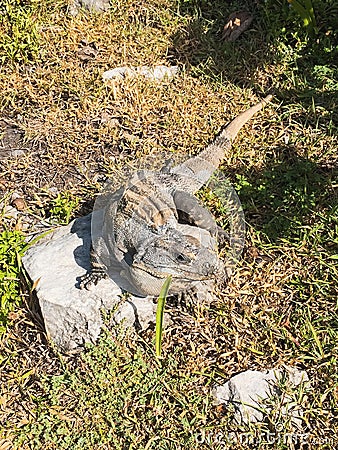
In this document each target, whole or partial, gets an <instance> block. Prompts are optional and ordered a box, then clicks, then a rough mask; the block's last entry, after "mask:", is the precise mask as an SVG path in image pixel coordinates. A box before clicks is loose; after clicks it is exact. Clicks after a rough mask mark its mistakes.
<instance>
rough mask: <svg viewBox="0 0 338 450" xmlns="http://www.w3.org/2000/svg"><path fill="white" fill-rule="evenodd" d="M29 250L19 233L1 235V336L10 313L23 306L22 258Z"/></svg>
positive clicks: (9, 232) (8, 232)
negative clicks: (21, 287)
mask: <svg viewBox="0 0 338 450" xmlns="http://www.w3.org/2000/svg"><path fill="white" fill-rule="evenodd" d="M26 249H27V244H26V243H25V236H24V235H23V234H22V233H20V232H19V231H11V230H7V231H3V232H2V233H0V292H1V301H0V336H1V335H2V334H3V333H5V332H6V325H7V324H8V323H10V313H12V312H13V311H14V310H15V309H16V308H17V307H18V306H20V305H21V297H20V278H19V277H20V273H21V267H22V264H21V256H22V255H23V254H24V252H25V250H26Z"/></svg>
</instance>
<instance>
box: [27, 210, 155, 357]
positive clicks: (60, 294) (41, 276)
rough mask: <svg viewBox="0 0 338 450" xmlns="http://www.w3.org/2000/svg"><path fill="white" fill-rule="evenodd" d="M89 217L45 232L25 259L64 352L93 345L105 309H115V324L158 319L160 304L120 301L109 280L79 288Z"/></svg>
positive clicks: (86, 255) (50, 327) (86, 251)
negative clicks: (91, 343)
mask: <svg viewBox="0 0 338 450" xmlns="http://www.w3.org/2000/svg"><path fill="white" fill-rule="evenodd" d="M90 243H91V215H88V216H86V217H82V218H79V219H76V220H75V221H73V222H72V223H70V224H69V225H68V226H65V227H61V228H58V229H56V230H55V231H53V232H51V233H49V234H47V235H46V236H45V237H44V238H42V239H41V240H40V241H38V242H37V243H36V244H35V245H33V246H32V247H31V248H30V249H29V250H28V251H27V253H26V254H25V256H24V257H23V264H24V268H25V270H26V271H27V273H28V275H29V276H30V278H31V280H32V281H33V282H34V283H36V294H37V297H38V300H39V303H40V307H41V312H42V315H43V319H44V322H45V327H46V331H47V335H48V336H49V337H50V338H51V339H52V340H53V341H54V342H55V343H56V344H57V346H58V347H59V348H60V349H61V350H62V351H71V350H74V349H76V348H77V347H79V346H82V345H83V344H84V343H85V342H95V341H96V339H97V338H98V336H99V333H100V330H101V327H102V324H103V321H102V317H101V309H102V308H103V309H104V310H112V309H115V308H116V312H115V313H114V319H115V321H116V323H119V322H121V321H123V320H124V321H125V322H126V325H135V327H136V328H137V329H144V328H146V327H147V326H148V325H149V324H150V323H151V322H154V321H155V313H156V305H155V304H154V303H153V299H152V298H150V297H146V298H140V297H134V296H129V297H128V299H127V300H125V299H122V298H121V294H122V291H121V289H120V288H119V287H118V285H117V284H115V283H114V282H113V281H112V280H111V279H106V280H101V281H100V282H99V283H98V285H97V286H95V287H94V288H93V289H92V290H90V291H87V290H81V289H79V288H78V281H79V278H80V277H81V276H82V275H84V274H85V273H86V271H87V270H88V269H89V267H90V259H89V258H90V256H89V254H90Z"/></svg>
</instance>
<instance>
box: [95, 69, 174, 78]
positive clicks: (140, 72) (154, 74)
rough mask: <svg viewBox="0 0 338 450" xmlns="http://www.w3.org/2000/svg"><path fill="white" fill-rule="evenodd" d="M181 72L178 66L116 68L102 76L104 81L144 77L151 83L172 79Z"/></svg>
mask: <svg viewBox="0 0 338 450" xmlns="http://www.w3.org/2000/svg"><path fill="white" fill-rule="evenodd" d="M178 72H179V67H178V66H170V67H167V66H155V67H148V66H141V67H126V66H124V67H115V68H114V69H110V70H107V71H106V72H104V73H103V74H102V78H103V81H106V80H111V79H123V78H126V77H131V78H134V77H137V76H142V77H144V78H146V79H148V80H150V81H161V80H163V79H165V78H167V79H171V78H173V77H174V76H176V75H177V74H178Z"/></svg>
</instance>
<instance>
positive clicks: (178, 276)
mask: <svg viewBox="0 0 338 450" xmlns="http://www.w3.org/2000/svg"><path fill="white" fill-rule="evenodd" d="M132 268H133V269H139V270H142V271H143V272H146V273H147V274H149V275H152V276H154V277H156V278H161V279H162V278H163V279H165V278H167V277H168V276H169V275H171V276H172V277H173V278H176V279H180V280H182V281H185V280H186V281H201V280H208V279H209V278H210V276H206V275H199V274H196V275H195V274H191V276H185V275H184V274H182V273H179V274H178V273H177V272H174V271H172V272H171V271H170V269H167V272H159V271H157V270H154V269H151V268H150V267H148V266H146V265H144V264H141V263H134V264H133V265H132Z"/></svg>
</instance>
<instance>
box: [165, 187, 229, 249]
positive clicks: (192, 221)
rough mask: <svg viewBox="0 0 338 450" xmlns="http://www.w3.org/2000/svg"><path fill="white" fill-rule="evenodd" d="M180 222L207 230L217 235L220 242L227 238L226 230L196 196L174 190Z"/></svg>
mask: <svg viewBox="0 0 338 450" xmlns="http://www.w3.org/2000/svg"><path fill="white" fill-rule="evenodd" d="M173 199H174V202H175V206H176V209H177V214H178V218H179V221H180V222H183V223H187V224H189V225H193V226H196V227H198V228H202V229H204V230H207V231H209V233H210V234H211V235H212V236H216V235H217V240H218V241H219V242H220V243H224V241H227V240H229V235H228V233H227V232H226V231H224V230H223V228H221V227H220V226H218V225H217V224H216V222H215V219H214V218H213V216H212V214H211V213H210V212H209V211H208V210H207V209H206V208H205V207H204V206H203V205H201V203H200V202H199V201H198V200H197V198H196V197H195V196H194V195H192V194H189V193H187V192H184V191H176V192H175V193H174V195H173Z"/></svg>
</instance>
